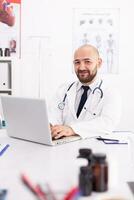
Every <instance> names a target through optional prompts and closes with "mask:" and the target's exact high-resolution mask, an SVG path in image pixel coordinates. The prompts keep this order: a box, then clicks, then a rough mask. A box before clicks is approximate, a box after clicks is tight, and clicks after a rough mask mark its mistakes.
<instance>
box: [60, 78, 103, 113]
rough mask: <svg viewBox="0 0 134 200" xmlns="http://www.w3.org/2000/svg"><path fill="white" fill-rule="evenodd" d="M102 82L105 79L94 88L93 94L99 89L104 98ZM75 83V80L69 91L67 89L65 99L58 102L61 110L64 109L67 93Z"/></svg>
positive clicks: (101, 96)
mask: <svg viewBox="0 0 134 200" xmlns="http://www.w3.org/2000/svg"><path fill="white" fill-rule="evenodd" d="M102 82H103V81H102V80H101V81H100V84H99V86H98V87H96V88H94V90H93V91H92V94H95V92H97V91H99V93H100V99H102V98H103V91H102V89H101V85H102ZM74 83H75V82H73V83H71V85H70V86H69V87H68V89H67V91H66V93H65V95H64V97H63V101H62V102H60V103H59V104H58V108H59V109H60V110H64V107H65V101H66V98H67V93H68V91H69V90H70V89H71V87H72V86H73V84H74Z"/></svg>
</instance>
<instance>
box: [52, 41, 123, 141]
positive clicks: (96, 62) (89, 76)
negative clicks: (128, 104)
mask: <svg viewBox="0 0 134 200" xmlns="http://www.w3.org/2000/svg"><path fill="white" fill-rule="evenodd" d="M73 63H74V69H75V73H76V75H77V77H78V81H76V82H73V83H70V84H65V85H63V86H61V87H60V88H59V89H58V92H57V94H56V96H55V98H54V99H53V103H52V105H51V106H50V116H49V119H50V123H51V132H52V137H53V138H55V139H58V138H61V137H62V136H71V135H80V136H81V137H82V138H90V137H93V136H97V135H102V134H106V133H110V132H112V131H113V130H114V129H115V127H116V125H117V124H118V122H119V120H120V116H121V97H120V95H119V94H118V92H117V91H116V90H115V88H113V87H112V86H111V85H108V84H106V82H105V81H104V80H103V79H101V78H100V77H99V76H98V75H97V72H98V69H99V68H100V67H101V64H102V59H101V58H100V56H99V52H98V50H97V49H96V48H95V47H94V46H92V45H83V46H81V47H79V48H78V49H77V50H76V51H75V53H74V61H73Z"/></svg>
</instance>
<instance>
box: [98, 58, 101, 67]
mask: <svg viewBox="0 0 134 200" xmlns="http://www.w3.org/2000/svg"><path fill="white" fill-rule="evenodd" d="M101 65H102V59H101V58H98V68H100V67H101Z"/></svg>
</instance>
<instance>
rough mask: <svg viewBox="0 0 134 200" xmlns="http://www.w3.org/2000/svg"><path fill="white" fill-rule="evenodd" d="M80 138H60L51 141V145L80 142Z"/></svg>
mask: <svg viewBox="0 0 134 200" xmlns="http://www.w3.org/2000/svg"><path fill="white" fill-rule="evenodd" d="M80 139H81V137H80V136H78V135H77V136H76V135H75V136H68V137H62V138H60V139H53V143H54V144H64V143H67V142H73V141H76V140H80Z"/></svg>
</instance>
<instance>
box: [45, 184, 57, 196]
mask: <svg viewBox="0 0 134 200" xmlns="http://www.w3.org/2000/svg"><path fill="white" fill-rule="evenodd" d="M46 185H47V189H48V194H49V195H50V199H51V200H57V198H56V196H55V194H54V192H53V190H52V188H51V187H50V185H49V184H48V183H47V184H46ZM48 200H49V198H48Z"/></svg>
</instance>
